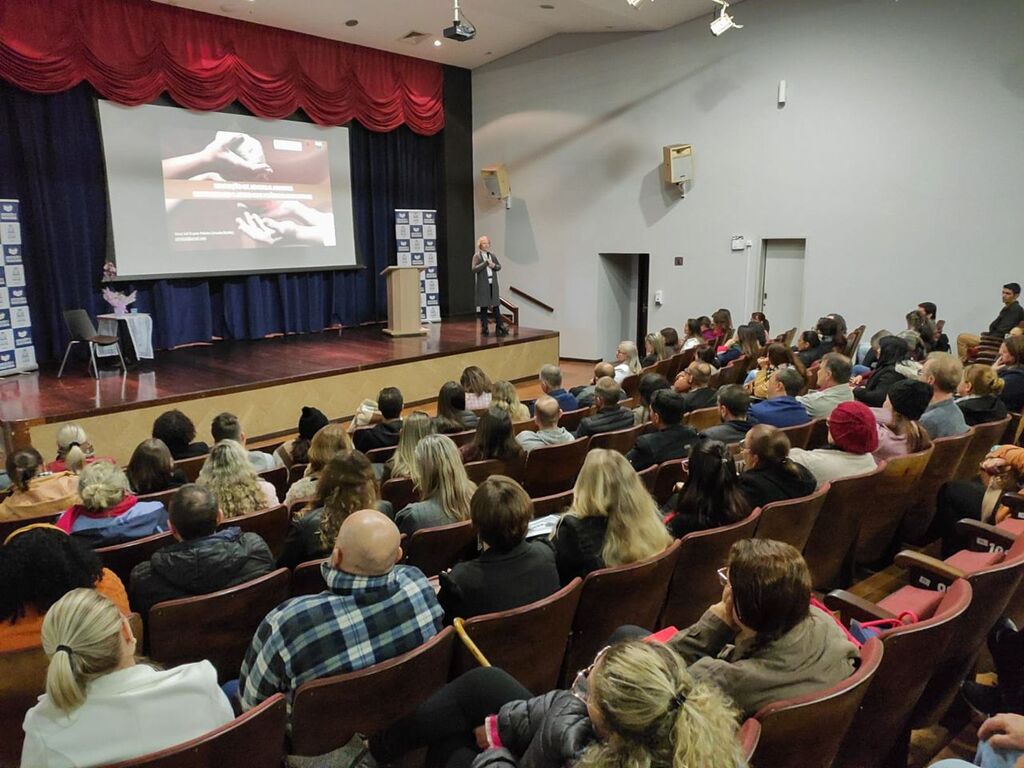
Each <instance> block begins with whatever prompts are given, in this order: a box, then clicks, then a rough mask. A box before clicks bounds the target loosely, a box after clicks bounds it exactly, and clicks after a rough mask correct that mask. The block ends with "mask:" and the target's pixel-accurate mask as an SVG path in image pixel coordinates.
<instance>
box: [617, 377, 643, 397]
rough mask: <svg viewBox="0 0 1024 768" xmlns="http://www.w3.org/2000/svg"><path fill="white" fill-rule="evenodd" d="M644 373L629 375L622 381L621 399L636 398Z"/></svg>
mask: <svg viewBox="0 0 1024 768" xmlns="http://www.w3.org/2000/svg"><path fill="white" fill-rule="evenodd" d="M643 374H644V372H643V371H641V372H640V373H631V374H630V375H629V376H627V377H626V378H624V379H623V380H622V396H623V397H636V396H637V395H638V394H639V392H640V377H641V376H643Z"/></svg>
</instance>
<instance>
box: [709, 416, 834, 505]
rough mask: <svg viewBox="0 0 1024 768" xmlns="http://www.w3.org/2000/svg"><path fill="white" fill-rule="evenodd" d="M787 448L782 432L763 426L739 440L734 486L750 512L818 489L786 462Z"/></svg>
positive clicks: (798, 467)
mask: <svg viewBox="0 0 1024 768" xmlns="http://www.w3.org/2000/svg"><path fill="white" fill-rule="evenodd" d="M789 449H790V444H789V438H788V437H787V436H786V433H785V432H783V431H782V430H780V429H778V428H776V427H772V426H769V425H767V424H758V425H757V426H755V427H754V428H753V429H751V430H750V431H749V432H747V434H746V437H744V438H743V450H742V452H741V453H740V458H741V459H742V460H743V472H742V474H740V477H739V481H738V483H737V486H738V487H739V489H740V491H741V492H742V493H743V495H744V496H746V498H747V501H748V502H749V504H750V508H751V509H755V508H757V507H764V506H766V505H768V504H772V503H773V502H776V501H789V500H790V499H799V498H800V497H801V496H809V495H810V494H812V493H814V490H815V489H816V488H817V487H818V481H817V480H815V478H814V475H812V474H811V472H810V470H809V469H807V468H806V467H804V466H802V465H800V464H797V463H796V462H795V461H791V460H790V458H789ZM690 471H691V472H692V471H693V470H692V460H691V470H690Z"/></svg>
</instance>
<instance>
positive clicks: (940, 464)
mask: <svg viewBox="0 0 1024 768" xmlns="http://www.w3.org/2000/svg"><path fill="white" fill-rule="evenodd" d="M973 438H974V431H973V428H972V429H971V431H969V432H965V433H964V434H962V435H951V436H950V437H940V438H937V439H935V440H932V456H931V458H930V459H928V464H927V465H926V466H925V468H924V472H922V473H921V478H920V479H919V480H918V481H917V490H916V491H915V493H914V498H913V499H911V500H910V508H909V509H908V510H907V513H906V514H905V515H904V516H903V523H902V524H901V525H900V540H901V541H909V542H912V543H915V544H921V543H924V542H923V539H924V536H925V533H926V532H927V531H928V528H929V526H931V524H932V520H933V519H934V517H935V506H936V503H937V501H938V497H939V489H940V488H941V487H942V486H944V485H945V484H946V483H948V482H949V481H950V480H952V479H953V476H954V475H955V474H956V472H957V469H958V468H959V466H960V462H961V461H962V460H963V457H964V453H965V452H966V451H967V448H968V447H969V446H970V444H971V440H972V439H973Z"/></svg>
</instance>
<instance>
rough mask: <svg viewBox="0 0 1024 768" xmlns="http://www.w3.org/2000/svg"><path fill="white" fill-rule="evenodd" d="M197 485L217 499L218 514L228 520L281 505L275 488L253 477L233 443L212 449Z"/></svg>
mask: <svg viewBox="0 0 1024 768" xmlns="http://www.w3.org/2000/svg"><path fill="white" fill-rule="evenodd" d="M196 482H197V483H199V485H202V486H204V487H206V488H209V489H210V491H211V492H212V493H213V495H214V496H216V497H217V503H218V504H219V505H220V511H221V512H223V513H224V517H226V518H228V519H230V518H232V517H241V516H242V515H251V514H252V513H253V512H259V511H260V510H261V509H270V508H271V507H276V506H277V505H278V504H280V503H281V502H279V501H278V499H277V491H276V490H275V489H274V486H273V485H271V484H270V483H269V482H267V481H266V480H264V479H262V478H261V477H259V476H258V475H257V474H256V472H255V471H254V470H253V468H252V464H251V463H250V462H249V460H248V458H247V457H246V455H245V449H244V448H243V447H242V446H241V445H240V444H238V443H236V442H235V441H234V440H221V441H220V442H219V443H217V444H216V445H214V446H213V450H211V451H210V457H209V458H208V459H207V460H206V463H205V464H203V468H202V469H201V470H200V471H199V479H198V480H196Z"/></svg>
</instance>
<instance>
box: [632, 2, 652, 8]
mask: <svg viewBox="0 0 1024 768" xmlns="http://www.w3.org/2000/svg"><path fill="white" fill-rule="evenodd" d="M626 2H627V3H629V4H630V5H631V6H633V7H634V8H639V7H640V6H641V5H643V3H644V0H626ZM651 2H652V3H653V2H654V0H651Z"/></svg>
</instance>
